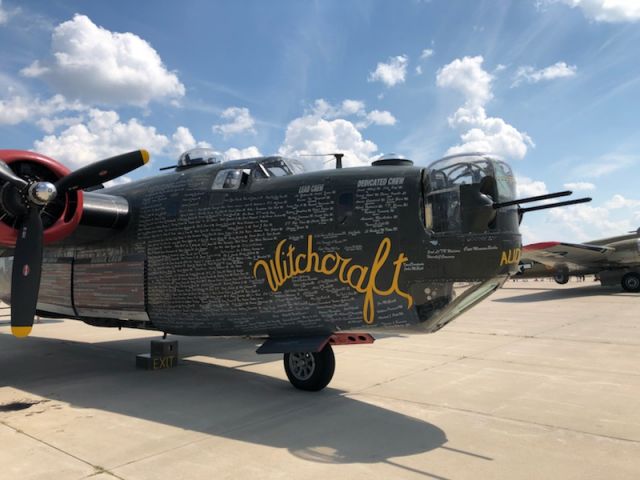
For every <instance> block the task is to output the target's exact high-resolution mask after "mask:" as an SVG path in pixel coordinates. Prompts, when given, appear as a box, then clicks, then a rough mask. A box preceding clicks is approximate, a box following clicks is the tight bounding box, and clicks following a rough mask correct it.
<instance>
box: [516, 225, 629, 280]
mask: <svg viewBox="0 0 640 480" xmlns="http://www.w3.org/2000/svg"><path fill="white" fill-rule="evenodd" d="M520 271H521V273H520V275H521V276H522V277H524V278H531V277H553V279H554V280H555V281H556V283H559V284H561V285H564V284H565V283H567V282H568V281H569V277H570V276H571V275H590V274H594V275H596V276H597V278H598V280H600V283H601V284H602V285H607V286H611V285H620V286H621V287H622V289H623V290H624V291H626V292H636V293H638V292H640V228H639V229H638V230H636V231H635V232H629V233H627V234H626V235H617V236H615V237H608V238H602V239H599V240H592V241H590V242H586V243H566V242H541V243H532V244H530V245H525V246H524V247H523V249H522V259H521V261H520Z"/></svg>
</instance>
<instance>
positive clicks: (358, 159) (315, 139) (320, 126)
mask: <svg viewBox="0 0 640 480" xmlns="http://www.w3.org/2000/svg"><path fill="white" fill-rule="evenodd" d="M377 149H378V147H377V146H376V144H375V143H373V142H372V141H370V140H366V139H364V138H362V134H361V133H360V132H359V131H358V129H357V128H356V126H355V125H354V124H353V123H351V122H350V121H348V120H344V119H336V120H325V119H324V118H321V117H319V116H317V115H304V116H302V117H299V118H296V119H294V120H293V121H291V122H290V123H289V125H288V126H287V130H286V133H285V139H284V142H283V144H282V145H281V146H280V149H279V150H278V153H279V154H280V155H287V156H299V155H310V154H311V155H316V154H326V153H334V152H342V153H345V157H344V166H345V167H350V166H360V165H365V164H368V163H369V159H370V157H371V156H372V155H373V154H374V153H375V152H376V151H377ZM325 160H327V159H322V158H313V157H309V158H307V159H305V161H304V162H305V164H306V165H307V166H309V167H310V168H312V169H322V168H331V167H332V165H331V164H330V163H329V162H326V161H325Z"/></svg>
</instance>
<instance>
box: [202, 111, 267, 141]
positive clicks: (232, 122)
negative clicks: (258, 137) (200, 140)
mask: <svg viewBox="0 0 640 480" xmlns="http://www.w3.org/2000/svg"><path fill="white" fill-rule="evenodd" d="M220 116H221V117H222V118H223V119H224V120H226V123H221V124H218V125H214V126H213V127H212V128H213V131H214V132H218V133H221V134H222V135H223V136H224V137H225V138H226V137H230V136H231V135H237V134H240V133H253V134H255V133H256V130H255V128H254V125H255V123H256V122H255V120H254V119H253V117H252V116H251V113H250V112H249V109H248V108H245V107H230V108H227V109H226V110H225V111H224V112H222V114H221V115H220Z"/></svg>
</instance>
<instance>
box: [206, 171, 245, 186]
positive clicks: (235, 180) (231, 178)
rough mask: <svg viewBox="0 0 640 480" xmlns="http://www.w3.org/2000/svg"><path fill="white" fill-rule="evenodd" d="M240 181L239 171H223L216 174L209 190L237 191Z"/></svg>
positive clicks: (240, 173) (240, 172) (240, 174)
mask: <svg viewBox="0 0 640 480" xmlns="http://www.w3.org/2000/svg"><path fill="white" fill-rule="evenodd" d="M241 181H242V170H241V169H229V168H227V169H224V170H220V171H219V172H218V173H217V174H216V178H214V180H213V185H211V190H226V189H237V188H239V187H240V183H241Z"/></svg>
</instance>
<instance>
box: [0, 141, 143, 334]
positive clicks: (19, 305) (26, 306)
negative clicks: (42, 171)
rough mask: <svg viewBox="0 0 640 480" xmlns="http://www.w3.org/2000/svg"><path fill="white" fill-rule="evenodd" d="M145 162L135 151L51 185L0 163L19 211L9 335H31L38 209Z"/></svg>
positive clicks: (38, 262)
mask: <svg viewBox="0 0 640 480" xmlns="http://www.w3.org/2000/svg"><path fill="white" fill-rule="evenodd" d="M148 161H149V153H148V152H147V151H146V150H136V151H133V152H129V153H125V154H122V155H117V156H115V157H111V158H107V159H105V160H100V161H98V162H95V163H92V164H90V165H87V166H85V167H82V168H79V169H78V170H75V171H73V172H71V173H70V174H68V175H66V176H64V177H62V178H60V179H59V180H58V181H57V182H56V183H55V184H53V183H50V182H41V181H37V180H28V179H27V180H25V179H23V178H20V177H19V176H17V175H16V174H15V173H14V172H13V170H11V168H9V166H8V165H7V164H6V163H4V162H3V161H1V160H0V180H4V181H5V182H8V183H10V184H11V185H12V186H13V187H14V189H15V190H14V193H15V196H16V200H17V202H16V204H17V205H18V206H19V210H20V212H19V214H18V217H17V222H18V226H19V229H18V238H17V240H16V247H15V251H14V257H13V270H12V272H11V332H12V333H13V334H14V335H15V336H16V337H26V336H27V335H29V333H30V332H31V328H32V326H33V317H34V315H35V313H36V306H37V303H38V291H39V290H40V276H41V271H42V247H43V243H44V242H43V226H42V219H41V218H40V211H41V209H42V208H44V207H45V206H46V205H47V204H48V203H49V202H51V201H52V200H53V199H55V198H56V197H57V196H58V195H61V194H65V193H66V192H72V191H75V190H82V189H85V188H89V187H93V186H96V185H99V184H101V183H104V182H108V181H109V180H113V179H115V178H118V177H119V176H121V175H124V174H125V173H128V172H130V171H132V170H135V169H136V168H138V167H141V166H142V165H144V164H145V163H147V162H148Z"/></svg>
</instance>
